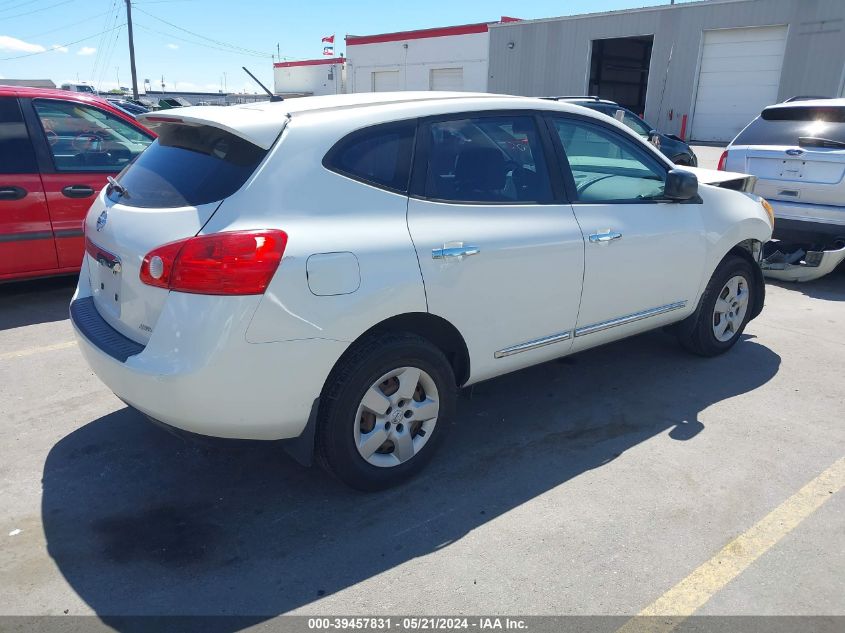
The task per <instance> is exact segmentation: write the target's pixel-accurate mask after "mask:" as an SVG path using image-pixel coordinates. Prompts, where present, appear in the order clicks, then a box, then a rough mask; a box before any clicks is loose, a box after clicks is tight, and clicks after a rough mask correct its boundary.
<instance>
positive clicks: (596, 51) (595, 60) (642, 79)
mask: <svg viewBox="0 0 845 633" xmlns="http://www.w3.org/2000/svg"><path fill="white" fill-rule="evenodd" d="M653 43H654V36H653V35H642V36H639V37H616V38H612V39H607V40H593V53H592V56H591V58H590V86H589V94H591V95H595V96H598V97H601V98H602V99H610V100H612V101H616V102H617V103H619V104H621V105H623V106H625V107H626V108H629V109H631V110H633V111H634V112H636V113H637V114H639V115H642V113H643V112H644V111H645V92H646V87H647V86H648V65H649V62H651V47H652V44H653Z"/></svg>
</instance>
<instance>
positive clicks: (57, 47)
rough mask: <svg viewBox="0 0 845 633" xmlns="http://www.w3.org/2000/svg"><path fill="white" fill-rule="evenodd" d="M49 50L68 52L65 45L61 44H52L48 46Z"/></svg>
mask: <svg viewBox="0 0 845 633" xmlns="http://www.w3.org/2000/svg"><path fill="white" fill-rule="evenodd" d="M50 50H51V51H56V52H57V53H67V52H68V48H67V46H62V45H61V44H53V45H52V46H51V47H50Z"/></svg>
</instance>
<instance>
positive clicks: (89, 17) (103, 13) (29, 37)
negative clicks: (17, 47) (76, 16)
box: [21, 10, 111, 40]
mask: <svg viewBox="0 0 845 633" xmlns="http://www.w3.org/2000/svg"><path fill="white" fill-rule="evenodd" d="M106 13H111V10H108V11H103V12H102V13H95V14H94V15H89V16H88V17H87V18H85V19H84V20H79V22H71V23H69V24H62V25H61V26H57V27H56V28H54V29H50V30H49V31H41V33H36V34H35V35H25V36H24V37H22V38H21V39H23V40H31V39H35V38H36V37H41V36H42V35H49V34H50V33H55V32H56V31H62V30H64V29H67V28H70V27H71V26H77V25H79V24H83V23H85V22H90V21H91V20H93V19H94V18H99V17H100V16H101V15H105V14H106Z"/></svg>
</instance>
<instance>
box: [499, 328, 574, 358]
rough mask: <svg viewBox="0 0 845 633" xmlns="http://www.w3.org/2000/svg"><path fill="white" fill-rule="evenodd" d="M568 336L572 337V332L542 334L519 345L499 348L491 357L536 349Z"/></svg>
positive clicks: (567, 338)
mask: <svg viewBox="0 0 845 633" xmlns="http://www.w3.org/2000/svg"><path fill="white" fill-rule="evenodd" d="M570 338H572V332H560V333H559V334H551V335H550V336H544V337H543V338H538V339H534V340H533V341H527V342H525V343H520V344H519V345H511V346H510V347H506V348H505V349H500V350H499V351H498V352H493V358H504V357H505V356H511V355H513V354H519V353H520V352H527V351H528V350H531V349H537V348H538V347H545V346H546V345H551V344H552V343H560V342H561V341H567V340H569V339H570Z"/></svg>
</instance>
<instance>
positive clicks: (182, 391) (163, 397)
mask: <svg viewBox="0 0 845 633" xmlns="http://www.w3.org/2000/svg"><path fill="white" fill-rule="evenodd" d="M85 277H86V276H85V271H84V269H83V275H82V277H81V278H80V283H79V287H78V288H77V292H76V295H75V296H74V299H73V303H72V304H71V306H72V307H71V323H72V324H73V328H74V331H75V334H76V338H77V340H78V342H79V348H80V350H81V351H82V354H83V356H84V357H85V359H86V361H88V364H89V365H90V366H91V368H92V369H93V370H94V373H95V374H97V376H98V377H99V378H100V380H102V381H103V382H104V383H105V384H106V386H108V387H109V389H111V390H112V391H113V392H114V393H115V395H117V397H119V398H120V399H121V400H123V401H124V402H126V403H127V404H129V405H130V406H132V407H134V408H136V409H138V410H139V411H141V412H142V413H144V414H146V415H147V416H149V417H151V418H154V419H156V420H159V421H161V422H162V423H164V424H167V425H169V426H172V427H175V428H177V429H181V430H184V431H188V432H190V433H195V434H199V435H207V436H211V437H224V438H235V439H250V440H278V439H289V438H294V437H298V436H299V435H300V434H301V433H302V432H303V431H304V430H305V427H306V424H307V422H308V418H309V415H310V413H311V410H312V405H313V403H314V400H315V398H317V397H318V396H319V394H320V391H321V390H322V387H323V384H324V382H325V380H326V377H327V376H328V374H329V372H330V371H331V368H332V367H333V366H334V363H335V361H336V360H337V358H339V357H340V355H341V354H342V353H343V351H344V350H345V349H346V347H347V343H342V342H339V341H331V340H325V339H308V340H300V341H286V342H281V343H261V344H254V343H248V342H247V341H246V339H245V337H244V333H245V330H246V328H247V326H248V325H249V321H250V318H251V316H252V313H253V312H254V310H255V306H256V305H257V304H258V301H259V297H207V296H201V295H186V294H182V293H170V296H169V297H168V300H167V303H166V305H165V308H164V310H163V311H162V313H161V315H160V317H159V320H158V323H157V324H156V327H155V331H154V333H153V335H152V337H151V338H150V340H149V342H148V343H147V345H146V346H140V345H138V344H137V343H134V345H135V346H136V350H131V349H127V345H128V344H127V343H126V342H125V341H123V342H121V341H120V339H115V336H114V335H117V336H118V337H120V338H124V337H121V335H120V334H118V333H117V332H116V331H115V330H114V329H112V328H111V326H109V325H108V324H107V323H105V321H102V319H100V320H101V321H102V322H101V323H98V322H96V316H97V313H96V310H94V314H91V311H90V309H89V310H87V311H86V310H85V309H84V308H85V304H86V299H89V297H90V291H89V290H88V289H89V287H90V286H89V283H88V279H87V278H85ZM230 300H232V301H230ZM88 305H91V304H90V303H89V304H88ZM83 317H84V318H83ZM86 319H87V321H88V322H86ZM106 328H107V329H106ZM126 340H127V341H128V339H126ZM116 343H117V344H116ZM129 343H132V342H131V341H129ZM133 351H137V353H132V352H133ZM121 357H123V358H124V359H125V360H121Z"/></svg>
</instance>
